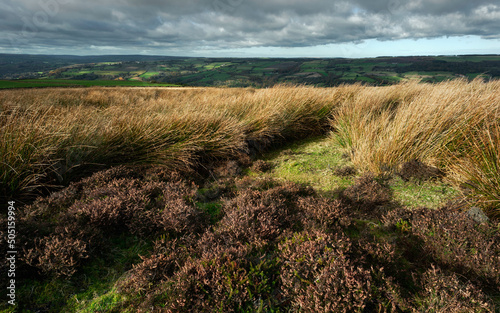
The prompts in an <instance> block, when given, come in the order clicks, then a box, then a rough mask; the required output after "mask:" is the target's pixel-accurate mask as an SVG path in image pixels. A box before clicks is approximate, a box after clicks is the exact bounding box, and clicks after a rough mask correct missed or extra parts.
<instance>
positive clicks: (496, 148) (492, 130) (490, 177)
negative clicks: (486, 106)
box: [448, 111, 500, 217]
mask: <svg viewBox="0 0 500 313" xmlns="http://www.w3.org/2000/svg"><path fill="white" fill-rule="evenodd" d="M499 113H500V112H498V111H497V112H496V114H495V115H494V116H492V117H491V119H490V120H489V121H486V122H484V123H482V124H481V125H477V126H476V127H473V128H471V129H468V130H467V131H466V132H465V133H464V134H463V136H462V138H461V141H460V142H459V144H460V148H461V151H460V152H461V154H460V155H457V153H456V151H455V153H453V154H451V155H450V157H449V165H448V166H449V171H450V178H451V179H452V181H453V182H455V183H456V184H457V185H458V186H459V187H462V189H463V190H464V191H465V193H466V194H467V195H468V196H469V198H470V199H471V200H472V201H473V202H474V203H475V204H476V205H480V206H482V207H484V208H485V209H486V210H487V211H488V212H489V213H490V215H493V216H497V217H500V175H499V173H500V115H499Z"/></svg>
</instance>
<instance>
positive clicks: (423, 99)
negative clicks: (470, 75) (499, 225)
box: [331, 79, 500, 214]
mask: <svg viewBox="0 0 500 313" xmlns="http://www.w3.org/2000/svg"><path fill="white" fill-rule="evenodd" d="M499 110H500V82H499V81H493V82H489V83H484V82H483V81H482V80H479V79H476V80H474V81H472V82H467V81H465V80H454V81H447V82H443V83H439V84H435V85H431V84H418V83H415V82H410V83H403V84H400V85H397V86H391V87H382V88H363V89H360V90H359V92H358V93H356V94H355V95H354V96H353V97H352V98H348V99H347V100H346V101H344V102H343V103H342V105H341V106H340V107H339V109H338V110H337V111H336V113H335V116H334V118H333V119H332V122H331V123H332V127H334V128H335V133H334V135H333V137H334V138H335V140H336V141H337V142H338V143H339V144H340V145H341V146H342V147H343V148H344V150H345V151H346V153H348V154H349V156H350V158H351V160H352V162H353V163H354V165H355V166H356V167H357V168H359V169H363V170H365V171H371V172H373V173H376V174H381V173H387V172H390V173H399V174H400V175H401V176H402V177H403V178H404V179H409V178H410V177H411V176H413V177H415V178H416V179H422V178H424V179H428V178H432V177H439V176H442V174H443V173H446V174H449V176H450V177H453V181H454V182H455V183H456V184H457V185H460V184H465V185H467V186H469V187H470V188H469V190H470V193H469V195H470V196H471V198H472V199H477V200H479V202H480V203H482V204H484V206H485V207H486V208H488V209H489V211H490V213H491V214H498V207H499V206H498V204H499V202H498V199H499V198H498V195H499V193H498V186H499V184H498V167H497V166H498V165H499V163H498V161H499V150H498V147H499V145H498V143H499V142H498V140H499V139H498V125H499V124H498V123H499V118H498V114H499V113H498V112H499ZM417 165H418V166H417Z"/></svg>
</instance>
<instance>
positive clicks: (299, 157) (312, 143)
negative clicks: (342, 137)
mask: <svg viewBox="0 0 500 313" xmlns="http://www.w3.org/2000/svg"><path fill="white" fill-rule="evenodd" d="M264 160H266V161H267V162H269V163H271V164H272V170H271V171H269V172H268V174H265V175H267V176H269V177H272V178H275V179H279V180H283V181H293V182H296V183H299V184H306V185H310V186H312V187H314V188H315V189H317V190H319V191H321V192H327V193H329V192H331V191H334V190H336V189H338V188H345V187H347V186H349V185H350V184H351V183H352V177H340V176H338V175H336V174H335V171H336V169H339V168H342V167H346V166H349V165H351V163H350V162H349V161H348V160H347V159H345V158H343V157H342V153H341V152H340V151H339V149H338V148H337V147H336V146H335V145H334V143H333V142H331V140H328V139H327V138H324V137H316V138H313V139H307V140H302V141H299V142H296V143H293V144H290V145H287V146H285V147H283V148H282V149H279V150H277V151H273V152H271V153H269V154H268V155H266V156H265V157H264ZM251 175H257V173H255V172H252V173H251Z"/></svg>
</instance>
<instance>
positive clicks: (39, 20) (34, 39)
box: [0, 0, 500, 53]
mask: <svg viewBox="0 0 500 313" xmlns="http://www.w3.org/2000/svg"><path fill="white" fill-rule="evenodd" d="M499 22H500V4H498V2H497V1H485V0H476V1H470V0H468V1H466V0H412V1H407V0H354V1H344V0H336V1H332V0H311V1H305V0H300V1H299V0H209V1H201V0H170V1H162V0H147V1H136V0H107V1H96V0H90V1H76V0H36V1H33V0H4V1H3V4H2V8H1V11H0V29H1V30H2V32H1V33H0V47H2V48H4V50H6V49H7V50H8V49H21V50H22V49H26V48H30V47H31V48H32V47H37V49H43V48H44V47H45V48H54V47H59V48H66V49H73V50H74V53H78V51H79V50H81V51H84V50H88V49H90V47H92V48H99V47H100V48H103V49H105V48H110V47H115V48H117V49H120V48H122V49H124V50H127V49H129V50H130V49H143V50H145V51H150V52H162V51H163V50H165V49H167V50H168V49H179V50H183V51H189V50H192V49H197V48H201V49H224V48H244V47H258V46H276V47H278V46H279V47H303V46H314V45H320V44H329V43H343V42H360V41H363V40H366V39H379V40H397V39H405V38H414V39H418V38H433V37H440V36H463V35H478V36H482V37H483V38H499V37H500V36H499V34H500V23H499Z"/></svg>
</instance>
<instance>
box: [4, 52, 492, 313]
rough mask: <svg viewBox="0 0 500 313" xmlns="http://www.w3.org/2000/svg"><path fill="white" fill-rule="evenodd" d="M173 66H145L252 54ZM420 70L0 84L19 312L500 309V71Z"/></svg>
mask: <svg viewBox="0 0 500 313" xmlns="http://www.w3.org/2000/svg"><path fill="white" fill-rule="evenodd" d="M442 61H447V60H442ZM483 61H484V60H477V62H483ZM487 61H488V60H487ZM103 62H104V61H103ZM107 62H117V61H116V60H115V61H107ZM134 62H135V61H134ZM148 62H160V61H151V60H148ZM171 62H172V64H169V63H166V62H165V61H164V60H163V61H161V63H162V66H161V67H158V69H154V70H153V69H148V70H147V72H142V71H140V70H137V72H134V73H132V72H131V75H136V74H139V73H142V74H141V75H145V73H146V74H147V73H149V72H150V71H151V73H155V74H153V75H152V76H151V77H150V78H153V77H155V76H157V78H160V77H158V76H159V75H157V74H156V72H158V73H166V72H167V71H168V70H169V69H175V70H173V71H174V72H181V74H179V76H177V77H178V78H182V77H191V79H192V81H191V82H192V83H193V82H195V81H196V82H201V81H203V79H205V82H206V83H207V84H213V83H211V82H210V79H218V80H219V81H223V80H225V81H227V80H230V79H234V77H235V76H234V75H233V74H231V73H234V72H236V71H239V73H238V76H241V77H242V79H243V77H245V75H246V74H245V71H249V70H250V69H251V68H253V64H251V63H253V62H248V61H246V63H245V64H243V63H242V64H240V65H238V66H241V67H238V66H236V65H234V64H233V65H230V64H228V63H226V62H223V61H218V62H215V60H210V63H200V62H199V61H198V60H197V59H190V62H191V65H189V66H186V65H183V66H185V67H183V68H181V67H180V65H179V67H175V66H177V65H175V66H174V65H173V64H174V63H175V62H181V61H180V60H171ZM184 62H185V61H184V60H182V62H181V63H182V64H185V63H184ZM258 62H262V64H260V66H259V67H256V68H253V69H252V71H260V72H261V75H263V76H268V75H269V76H271V72H279V71H284V72H282V73H281V74H279V75H291V72H286V71H287V69H290V68H294V67H296V64H295V62H296V61H294V60H287V61H286V63H284V62H283V61H282V60H281V61H279V62H281V63H279V64H277V63H275V62H276V61H275V60H260V61H258ZM307 62H309V63H307ZM307 62H306V64H301V65H300V67H301V68H302V69H303V70H304V73H306V74H304V75H303V76H306V75H308V76H309V75H310V76H312V75H315V76H316V74H307V73H317V74H318V75H320V76H323V75H324V73H328V70H325V68H326V67H325V66H326V63H322V62H325V61H323V60H314V61H307ZM342 62H343V61H342ZM359 62H361V61H359ZM463 62H470V60H464V61H463ZM372 63H373V62H372ZM377 64H378V66H381V65H380V63H377ZM377 64H375V63H373V64H364V65H363V64H361V63H359V64H351V65H350V66H351V70H352V68H353V67H355V66H354V65H356V67H357V69H356V71H366V70H368V68H369V67H370V68H371V69H372V70H373V67H374V66H377ZM464 64H466V63H464ZM99 66H101V67H103V68H102V70H103V71H107V72H106V74H104V73H102V75H111V74H110V73H114V71H115V70H116V71H117V72H119V70H117V69H116V68H115V69H114V70H113V69H112V68H108V67H113V66H115V67H123V66H124V64H123V63H122V64H117V63H108V64H103V65H99ZM127 66H128V64H127ZM231 66H234V68H232V69H231ZM385 66H387V65H385ZM408 66H412V65H408ZM440 66H442V67H443V68H444V65H440ZM467 66H469V67H470V66H471V65H467ZM321 68H323V71H324V73H323V72H322V70H321ZM335 68H336V71H338V72H339V73H341V72H342V70H339V69H340V68H346V65H345V64H344V65H342V66H340V65H338V66H336V67H335ZM229 69H231V70H229ZM430 69H431V68H429V70H430ZM433 69H434V70H437V68H433ZM72 70H73V69H72ZM131 70H132V69H131ZM412 70H413V71H412V72H411V73H412V74H411V75H415V79H413V78H412V79H409V78H408V77H405V80H406V81H403V82H399V83H398V84H394V85H389V86H367V85H363V84H361V83H358V84H345V85H341V86H338V87H331V88H323V87H317V86H304V85H300V86H292V85H290V84H275V85H274V86H273V87H272V88H189V89H188V88H185V89H182V88H128V87H123V88H114V87H113V88H112V87H102V86H101V87H88V88H81V87H77V88H75V87H68V88H37V89H15V88H13V89H5V90H0V109H1V111H0V136H1V137H0V154H1V159H2V162H1V163H0V182H1V188H0V193H1V196H2V198H3V199H6V200H5V201H4V203H7V202H6V201H7V200H8V201H15V205H16V219H17V220H16V227H17V228H16V231H17V234H18V244H19V247H18V248H19V258H18V261H17V262H18V263H17V276H16V282H17V286H18V288H17V301H18V308H17V310H19V311H25V312H39V311H45V312H151V311H158V312H218V311H222V312H231V311H234V312H240V311H241V312H297V311H305V312H316V311H347V312H356V311H357V312H441V311H446V310H448V311H451V312H460V311H463V312H496V311H498V308H499V306H500V289H499V288H500V280H499V277H500V228H499V225H500V224H499V217H500V189H499V186H500V176H499V174H498V168H500V150H499V147H500V126H499V125H500V81H498V80H489V79H486V80H483V79H481V78H476V79H474V80H469V79H466V78H461V79H457V80H451V81H449V80H444V81H443V82H440V83H435V84H430V83H422V82H419V81H421V78H422V77H417V76H419V75H422V72H420V71H416V70H415V69H414V68H412ZM75 71H76V68H75ZM184 71H185V72H184ZM200 71H207V72H210V73H212V74H211V75H212V76H204V78H203V79H200V80H197V76H196V75H198V73H199V72H200ZM345 71H347V69H346V70H345ZM62 73H63V72H61V74H62ZM387 73H389V72H387ZM390 73H391V75H392V74H394V73H396V74H395V76H394V77H399V76H398V75H397V72H396V71H394V72H390ZM401 73H406V72H401ZM83 74H85V75H86V74H88V73H83ZM83 74H82V73H79V74H78V75H83ZM94 74H95V71H94ZM434 74H436V75H438V74H439V75H441V74H442V75H445V74H444V72H441V71H436V72H434ZM96 75H97V74H96ZM99 75H100V74H99ZM113 75H114V74H113ZM120 75H121V74H120ZM184 75H186V76H184ZM349 75H350V76H349V77H352V78H353V79H354V78H356V76H355V75H353V74H349ZM405 75H406V74H405ZM146 76H147V75H146ZM207 77H208V78H207ZM195 78H196V79H195ZM357 78H358V79H357V81H360V79H359V78H360V76H358V77H357ZM365 78H370V77H366V76H365ZM53 79H55V78H53ZM58 79H59V78H58ZM124 79H125V78H124ZM372 79H373V78H372ZM40 80H41V79H40ZM61 80H62V81H65V79H62V78H61ZM159 81H161V79H160V80H159ZM277 81H279V79H278V80H277ZM117 82H118V81H117ZM125 82H133V81H128V80H125ZM137 82H138V81H137ZM177 83H182V84H184V83H186V82H180V81H179V82H177ZM186 84H187V83H186ZM193 84H194V83H193ZM2 210H4V208H3V207H2ZM471 210H472V211H473V212H479V213H475V214H474V215H472V214H471V213H470V212H471ZM2 213H4V211H2ZM5 216H6V215H5V214H3V215H2V217H1V218H2V223H3V224H6V223H7V218H6V217H5ZM478 216H479V217H480V218H478ZM0 231H1V232H5V230H3V229H2V230H0ZM4 235H5V233H2V236H4ZM20 243H22V245H21V244H20ZM6 245H7V243H6V241H2V242H1V243H0V246H1V248H2V249H4V251H7V246H6ZM0 266H1V267H2V269H6V268H7V267H8V264H7V261H5V260H2V263H1V264H0ZM4 284H6V281H5V280H2V288H4V290H5V289H6V288H7V286H4ZM1 305H2V306H0V309H1V310H4V311H5V312H14V311H13V309H12V308H11V307H8V306H7V305H6V304H4V303H2V304H1Z"/></svg>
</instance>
